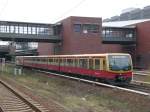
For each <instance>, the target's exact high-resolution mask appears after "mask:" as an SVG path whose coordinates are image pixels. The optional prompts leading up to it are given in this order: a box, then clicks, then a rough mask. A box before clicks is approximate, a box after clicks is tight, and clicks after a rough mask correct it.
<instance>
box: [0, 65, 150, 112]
mask: <svg viewBox="0 0 150 112" xmlns="http://www.w3.org/2000/svg"><path fill="white" fill-rule="evenodd" d="M1 75H2V76H5V77H7V78H11V79H13V80H15V81H16V82H18V83H19V84H21V85H25V86H26V87H28V88H30V89H31V90H32V91H33V92H34V93H36V94H39V95H40V96H42V97H43V98H44V99H45V100H49V99H52V100H53V101H55V102H57V103H59V104H60V105H62V106H64V107H66V108H68V109H69V110H72V112H150V108H149V107H150V104H149V103H148V102H149V99H147V98H144V97H142V96H139V95H133V94H129V93H125V92H118V91H117V90H110V89H107V88H102V87H96V86H93V85H88V84H83V83H81V82H77V81H68V80H66V79H64V78H58V77H57V78H56V77H54V76H49V77H47V76H46V75H43V74H42V73H37V72H34V71H30V70H24V71H23V74H22V75H13V68H12V66H7V69H6V70H5V72H3V73H1Z"/></svg>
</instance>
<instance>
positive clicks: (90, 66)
mask: <svg viewBox="0 0 150 112" xmlns="http://www.w3.org/2000/svg"><path fill="white" fill-rule="evenodd" d="M93 68H94V67H93V59H89V69H93Z"/></svg>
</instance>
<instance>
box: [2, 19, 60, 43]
mask: <svg viewBox="0 0 150 112" xmlns="http://www.w3.org/2000/svg"><path fill="white" fill-rule="evenodd" d="M60 33H61V25H55V24H43V23H28V22H11V21H0V40H2V41H15V42H51V43H57V42H60V41H61V35H60Z"/></svg>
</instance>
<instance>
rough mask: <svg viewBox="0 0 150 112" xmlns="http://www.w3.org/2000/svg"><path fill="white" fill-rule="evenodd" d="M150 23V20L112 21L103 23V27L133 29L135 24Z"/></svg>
mask: <svg viewBox="0 0 150 112" xmlns="http://www.w3.org/2000/svg"><path fill="white" fill-rule="evenodd" d="M146 21H150V19H139V20H128V21H113V22H103V23H102V26H103V27H118V28H121V27H133V28H134V27H135V25H136V24H138V23H142V22H146Z"/></svg>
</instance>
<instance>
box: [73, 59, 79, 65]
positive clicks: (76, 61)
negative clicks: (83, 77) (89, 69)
mask: <svg viewBox="0 0 150 112" xmlns="http://www.w3.org/2000/svg"><path fill="white" fill-rule="evenodd" d="M74 66H75V67H79V60H78V59H75V60H74Z"/></svg>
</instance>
